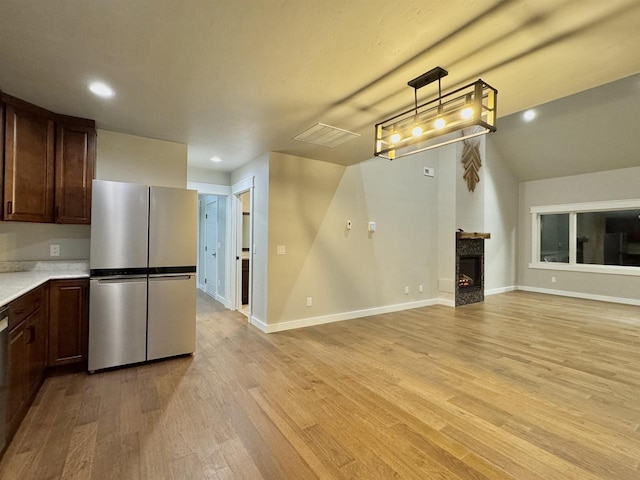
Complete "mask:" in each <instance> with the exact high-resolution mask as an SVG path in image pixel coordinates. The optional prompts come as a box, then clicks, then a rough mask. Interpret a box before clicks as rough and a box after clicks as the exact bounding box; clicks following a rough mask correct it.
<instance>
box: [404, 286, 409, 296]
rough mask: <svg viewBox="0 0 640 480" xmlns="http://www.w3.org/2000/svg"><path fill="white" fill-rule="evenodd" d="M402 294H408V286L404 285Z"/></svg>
mask: <svg viewBox="0 0 640 480" xmlns="http://www.w3.org/2000/svg"><path fill="white" fill-rule="evenodd" d="M404 294H405V295H409V287H404Z"/></svg>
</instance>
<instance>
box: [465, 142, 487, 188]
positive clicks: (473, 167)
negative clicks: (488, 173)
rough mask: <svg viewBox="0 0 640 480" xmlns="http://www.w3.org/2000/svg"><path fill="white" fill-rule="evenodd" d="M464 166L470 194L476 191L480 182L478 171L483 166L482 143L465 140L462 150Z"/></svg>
mask: <svg viewBox="0 0 640 480" xmlns="http://www.w3.org/2000/svg"><path fill="white" fill-rule="evenodd" d="M462 164H463V165H464V175H462V178H464V179H465V180H466V181H467V188H468V189H469V191H470V192H473V191H474V190H475V189H476V185H477V184H478V182H479V181H480V175H479V174H478V171H479V170H480V167H481V166H482V159H481V158H480V141H479V140H476V141H475V142H471V141H467V140H464V148H463V149H462Z"/></svg>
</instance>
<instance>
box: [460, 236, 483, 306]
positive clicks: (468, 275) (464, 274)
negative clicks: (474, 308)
mask: <svg viewBox="0 0 640 480" xmlns="http://www.w3.org/2000/svg"><path fill="white" fill-rule="evenodd" d="M488 238H491V235H490V234H489V233H478V232H457V233H456V281H455V288H456V295H455V303H456V307H459V306H462V305H469V304H471V303H477V302H483V301H484V241H485V239H488Z"/></svg>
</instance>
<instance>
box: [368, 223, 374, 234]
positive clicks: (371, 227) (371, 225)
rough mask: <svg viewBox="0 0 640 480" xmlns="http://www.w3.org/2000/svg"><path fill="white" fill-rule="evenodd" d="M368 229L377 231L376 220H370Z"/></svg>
mask: <svg viewBox="0 0 640 480" xmlns="http://www.w3.org/2000/svg"><path fill="white" fill-rule="evenodd" d="M367 229H368V230H369V231H370V232H375V231H376V222H369V224H368V226H367Z"/></svg>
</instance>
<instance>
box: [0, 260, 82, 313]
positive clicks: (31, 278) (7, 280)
mask: <svg viewBox="0 0 640 480" xmlns="http://www.w3.org/2000/svg"><path fill="white" fill-rule="evenodd" d="M88 277H89V270H88V268H73V269H64V270H53V269H52V270H36V271H29V272H9V273H0V307H3V306H5V305H7V304H8V303H9V302H11V301H12V300H15V299H16V298H18V297H20V296H22V295H24V294H25V293H27V292H29V291H31V290H33V289H34V288H36V287H38V286H40V285H42V284H43V283H45V282H47V281H48V280H60V279H66V278H88Z"/></svg>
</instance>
